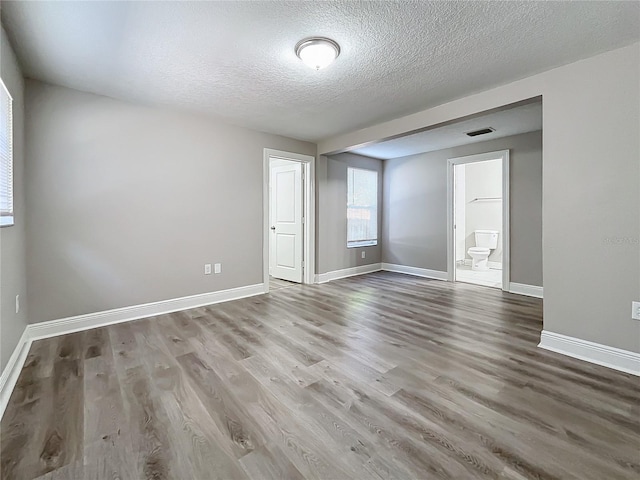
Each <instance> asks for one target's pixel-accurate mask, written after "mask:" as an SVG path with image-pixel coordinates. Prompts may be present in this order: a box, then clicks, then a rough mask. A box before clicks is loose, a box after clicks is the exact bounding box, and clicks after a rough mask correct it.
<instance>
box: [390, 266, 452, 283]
mask: <svg viewBox="0 0 640 480" xmlns="http://www.w3.org/2000/svg"><path fill="white" fill-rule="evenodd" d="M382 270H384V271H387V272H396V273H406V274H407V275H415V276H416V277H424V278H433V279H435V280H445V281H446V280H448V275H447V272H441V271H439V270H429V269H428V268H418V267H409V266H407V265H396V264H393V263H383V264H382Z"/></svg>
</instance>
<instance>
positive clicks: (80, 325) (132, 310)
mask: <svg viewBox="0 0 640 480" xmlns="http://www.w3.org/2000/svg"><path fill="white" fill-rule="evenodd" d="M264 288H265V287H264V284H262V283H258V284H256V285H248V286H246V287H238V288H230V289H228V290H220V291H217V292H211V293H201V294H199V295H190V296H188V297H180V298H173V299H170V300H162V301H159V302H153V303H145V304H142V305H133V306H131V307H123V308H115V309H113V310H105V311H103V312H96V313H88V314H86V315H78V316H75V317H67V318H61V319H59V320H51V321H49V322H41V323H33V324H31V325H29V327H28V328H29V333H30V338H31V340H39V339H41V338H48V337H56V336H58V335H65V334H67V333H73V332H79V331H81V330H89V329H90V328H96V327H104V326H106V325H113V324H115V323H121V322H129V321H131V320H137V319H139V318H146V317H153V316H155V315H162V314H164V313H171V312H178V311H180V310H188V309H189V308H196V307H202V306H204V305H211V304H214V303H220V302H228V301H230V300H238V299H240V298H245V297H252V296H254V295H261V294H263V293H264Z"/></svg>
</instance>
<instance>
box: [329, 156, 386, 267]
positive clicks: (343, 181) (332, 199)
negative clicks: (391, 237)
mask: <svg viewBox="0 0 640 480" xmlns="http://www.w3.org/2000/svg"><path fill="white" fill-rule="evenodd" d="M347 167H357V168H366V169H369V170H375V171H377V172H378V185H379V190H378V191H379V193H378V245H376V246H371V247H357V248H347ZM316 178H317V198H316V202H317V205H318V208H317V212H318V229H317V230H318V231H317V235H316V237H317V238H316V245H317V250H316V271H317V273H326V272H331V271H334V270H341V269H343V268H351V267H356V266H360V265H370V264H372V263H380V260H381V252H382V247H381V243H382V161H381V160H378V159H375V158H369V157H364V156H362V155H354V154H352V153H342V154H339V155H334V156H332V157H320V158H319V159H318V164H317V167H316ZM363 251H364V252H366V253H365V254H366V257H365V258H361V253H362V252H363Z"/></svg>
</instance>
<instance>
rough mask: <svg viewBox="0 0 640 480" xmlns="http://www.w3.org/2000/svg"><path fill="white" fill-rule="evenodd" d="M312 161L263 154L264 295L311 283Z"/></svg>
mask: <svg viewBox="0 0 640 480" xmlns="http://www.w3.org/2000/svg"><path fill="white" fill-rule="evenodd" d="M313 167H314V158H313V157H311V156H309V155H301V154H296V153H290V152H282V151H278V150H272V149H265V150H264V171H263V177H264V182H263V184H264V188H263V204H264V211H263V228H264V236H263V276H264V290H265V293H266V292H268V291H269V290H270V288H271V289H276V288H283V287H284V286H287V285H294V284H299V283H313V275H314V272H315V261H314V260H315V249H314V247H315V242H314V240H315V231H314V225H315V218H314V212H315V205H314V192H313V185H314V179H313V175H314V168H313Z"/></svg>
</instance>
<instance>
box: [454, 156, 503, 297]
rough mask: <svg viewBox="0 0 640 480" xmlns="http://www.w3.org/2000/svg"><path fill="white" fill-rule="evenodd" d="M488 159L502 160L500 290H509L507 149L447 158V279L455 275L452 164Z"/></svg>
mask: <svg viewBox="0 0 640 480" xmlns="http://www.w3.org/2000/svg"><path fill="white" fill-rule="evenodd" d="M488 160H502V235H501V237H502V290H503V291H505V292H508V291H509V290H510V287H509V283H510V278H509V275H510V268H511V267H510V236H511V235H510V233H509V232H510V227H509V208H510V201H509V150H499V151H497V152H487V153H478V154H476V155H468V156H466V157H456V158H450V159H448V160H447V273H448V275H447V279H448V280H449V281H450V282H455V278H456V277H455V275H456V246H455V241H456V239H455V236H454V235H453V216H454V181H455V178H454V166H455V165H462V164H465V163H476V162H486V161H488Z"/></svg>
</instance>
